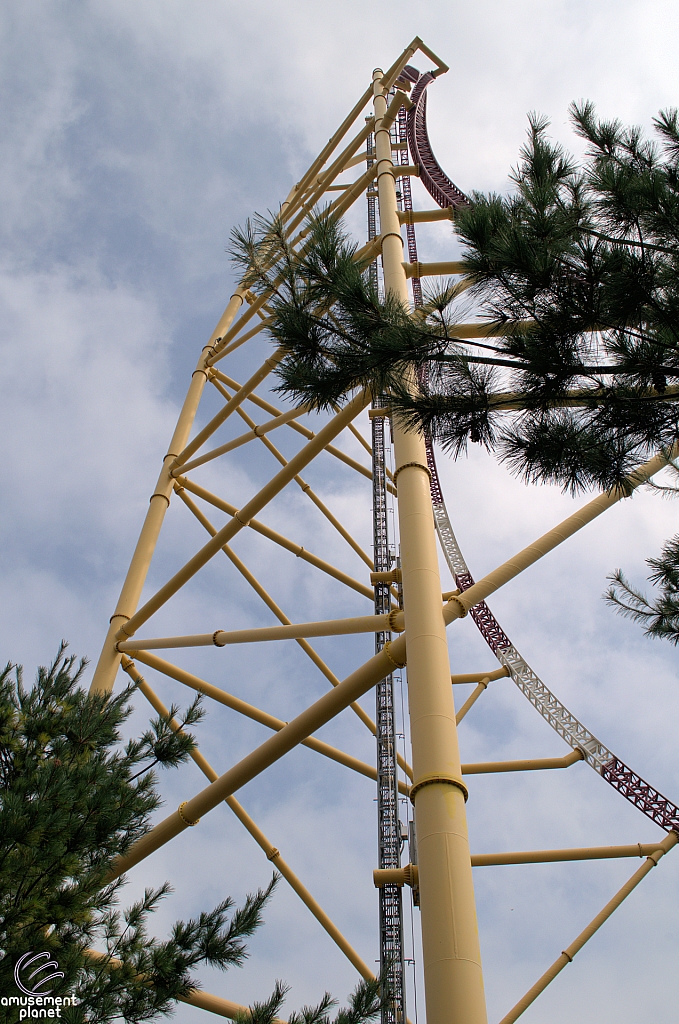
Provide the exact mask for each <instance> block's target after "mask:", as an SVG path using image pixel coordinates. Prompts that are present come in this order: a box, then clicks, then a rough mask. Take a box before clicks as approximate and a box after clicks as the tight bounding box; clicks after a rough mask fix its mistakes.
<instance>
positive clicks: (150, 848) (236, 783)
mask: <svg viewBox="0 0 679 1024" xmlns="http://www.w3.org/2000/svg"><path fill="white" fill-rule="evenodd" d="M395 651H396V652H398V651H403V653H405V641H404V639H403V637H399V639H398V640H395V641H394V643H393V644H392V645H391V654H390V653H389V649H388V648H385V649H384V650H383V651H380V653H379V654H376V655H374V656H373V657H372V658H370V660H369V661H367V662H366V663H365V664H364V665H362V666H361V667H360V668H358V669H356V671H355V672H352V673H351V675H349V676H347V678H346V679H344V680H343V681H342V682H341V683H340V684H339V686H337V687H335V689H334V690H331V691H330V692H329V693H326V694H324V695H323V696H322V697H321V698H320V699H319V700H317V701H316V702H315V703H314V704H312V705H311V706H310V707H308V708H306V710H305V711H303V712H302V713H301V714H300V715H298V716H297V717H296V718H294V719H293V720H292V721H291V722H289V723H288V725H286V726H284V727H283V728H282V729H281V730H280V732H277V733H276V735H275V736H271V737H270V738H269V739H268V740H266V741H265V742H264V743H262V744H261V745H260V746H259V747H257V748H256V749H255V750H253V751H252V752H251V753H250V754H248V755H247V756H246V757H244V758H243V759H242V760H241V761H239V762H238V764H236V765H234V766H233V768H230V769H229V770H228V771H227V772H225V773H224V775H222V776H220V778H219V779H217V781H216V782H213V783H212V784H211V785H209V786H207V787H206V788H205V789H203V790H202V791H201V792H200V793H197V794H196V796H194V797H193V798H192V799H191V800H188V801H186V802H185V803H183V804H182V806H181V808H180V809H179V810H177V811H175V812H174V813H173V814H170V815H169V816H168V817H167V818H165V820H164V821H161V822H160V824H158V825H156V827H155V828H154V829H152V830H151V832H149V833H148V835H145V836H144V837H143V838H142V839H140V840H138V842H136V843H135V844H134V846H133V847H132V849H131V850H130V851H129V852H128V853H127V854H126V855H125V856H124V857H119V858H116V860H115V862H114V865H113V867H112V869H111V873H110V876H109V880H113V879H114V878H118V877H119V876H120V875H122V874H123V873H124V872H125V871H129V869H130V868H132V867H134V865H135V864H138V863H139V862H140V861H142V860H144V858H146V857H148V856H150V854H152V853H154V852H155V851H156V850H159V849H160V847H161V846H164V845H165V844H166V843H168V842H169V841H170V840H171V839H174V838H175V836H178V835H179V834H180V833H181V832H184V831H185V830H186V829H187V828H189V827H190V826H191V825H195V824H197V823H198V821H199V820H200V818H201V816H202V815H203V814H207V813H208V812H209V811H211V810H213V809H214V808H215V807H216V806H217V805H218V804H220V803H221V802H222V800H225V799H226V797H227V796H232V795H233V794H234V793H235V792H237V791H238V790H239V789H241V788H242V787H243V786H245V785H246V784H247V783H248V782H251V781H252V779H254V778H256V777H257V776H258V775H260V774H261V773H262V772H263V771H264V770H265V769H266V768H269V767H270V766H271V765H272V764H275V763H276V761H279V760H280V759H281V758H282V757H284V756H285V754H287V753H289V751H291V750H292V749H293V748H294V747H296V746H297V745H298V744H299V743H301V742H302V741H303V740H305V739H308V738H309V737H310V736H311V734H312V733H314V732H316V731H317V730H318V729H320V728H321V726H323V725H325V724H326V723H327V722H330V721H331V720H332V719H333V718H335V717H336V716H337V715H338V714H340V712H341V711H344V709H345V708H347V707H348V706H349V705H350V704H351V702H352V701H354V700H358V698H359V697H362V696H363V694H364V693H367V692H368V690H370V689H372V687H373V686H374V685H375V684H376V683H377V682H378V681H379V680H380V679H384V677H385V676H386V675H388V674H389V673H390V672H391V671H392V670H393V666H394V662H395V661H396V658H395V657H394V652H395ZM147 658H148V655H146V656H144V657H143V658H140V659H139V660H140V661H146V659H147ZM401 664H403V661H401Z"/></svg>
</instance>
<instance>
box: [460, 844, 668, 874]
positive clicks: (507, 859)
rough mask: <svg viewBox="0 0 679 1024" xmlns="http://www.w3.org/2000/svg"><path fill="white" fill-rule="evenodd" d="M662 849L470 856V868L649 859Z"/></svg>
mask: <svg viewBox="0 0 679 1024" xmlns="http://www.w3.org/2000/svg"><path fill="white" fill-rule="evenodd" d="M661 849H662V845H661V843H660V842H657V843H628V844H627V846H581V847H574V848H573V849H570V850H519V851H517V852H514V853H475V854H472V867H475V868H483V867H491V866H499V865H502V864H554V863H558V862H560V861H571V860H612V859H615V858H617V857H650V856H651V854H653V853H657V852H658V851H659V850H661Z"/></svg>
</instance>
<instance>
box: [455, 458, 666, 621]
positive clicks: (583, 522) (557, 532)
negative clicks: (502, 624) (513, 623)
mask: <svg viewBox="0 0 679 1024" xmlns="http://www.w3.org/2000/svg"><path fill="white" fill-rule="evenodd" d="M678 450H679V446H677V445H675V446H674V448H673V449H672V451H671V452H668V453H667V454H662V455H656V456H655V457H654V458H652V459H649V460H648V462H645V463H644V464H643V466H640V467H639V468H638V469H636V470H635V471H634V472H633V473H632V474H631V475H630V476H629V478H628V485H627V487H626V488H623V487H614V488H612V489H611V490H610V491H607V492H606V493H605V494H600V495H599V496H598V497H596V498H594V500H593V501H590V502H589V503H588V504H587V505H585V506H584V508H581V509H580V510H579V511H578V512H575V513H574V514H573V515H572V516H569V517H568V518H567V519H564V521H563V522H562V523H560V524H559V525H558V526H555V527H554V529H553V530H550V531H549V532H548V533H545V534H543V536H542V537H539V538H538V540H536V541H534V542H533V543H532V544H529V545H528V547H525V548H523V550H522V551H519V552H518V554H516V555H514V557H513V558H510V559H509V560H508V561H506V562H504V563H503V564H502V565H500V566H498V568H497V569H494V570H493V571H492V572H490V573H488V575H487V576H484V578H483V579H482V580H479V581H478V583H474V584H473V585H472V586H471V587H469V589H468V590H465V591H464V592H463V593H461V594H458V595H456V596H455V597H451V598H450V600H449V601H448V603H447V604H446V606H445V609H444V612H443V616H444V619H445V621H446V623H450V622H453V621H454V620H455V619H459V618H460V617H462V616H463V615H466V614H467V612H468V611H469V609H470V608H473V607H474V605H476V604H479V602H480V601H485V599H486V598H487V597H488V596H489V595H490V594H492V593H494V592H495V591H496V590H498V589H499V588H500V587H503V586H504V585H505V583H508V582H509V581H510V580H512V579H514V577H515V576H518V575H519V573H522V572H523V571H524V569H527V568H528V567H529V566H531V565H533V564H534V563H535V562H537V561H538V560H539V559H540V558H542V557H543V556H544V555H546V554H547V553H548V552H550V551H553V550H554V548H555V547H558V545H559V544H562V543H563V542H564V541H565V540H567V539H568V538H569V537H572V536H573V534H574V533H577V532H578V530H581V529H582V528H583V526H587V524H588V523H591V522H592V520H594V519H596V518H597V516H600V515H601V513H602V512H605V511H606V510H607V509H609V508H612V506H613V505H616V504H617V503H618V502H619V501H621V500H622V499H623V498H628V497H629V496H630V495H631V494H632V492H633V491H634V490H635V489H636V488H637V487H639V486H640V485H641V484H643V483H646V481H647V480H649V479H650V478H651V477H652V476H654V474H655V473H659V472H660V470H661V469H664V467H665V466H666V465H667V464H668V462H669V461H670V459H671V458H673V457H674V456H675V454H676V453H677V451H678Z"/></svg>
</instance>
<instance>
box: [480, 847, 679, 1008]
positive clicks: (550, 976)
mask: <svg viewBox="0 0 679 1024" xmlns="http://www.w3.org/2000/svg"><path fill="white" fill-rule="evenodd" d="M677 841H678V837H677V834H676V832H670V834H669V835H668V836H667V838H666V839H664V840H663V842H662V843H660V844H659V845H658V849H657V850H655V852H654V853H651V854H649V855H648V859H647V860H646V863H645V864H642V865H641V867H640V868H639V869H638V870H637V871H635V872H634V874H633V875H632V877H631V878H630V879H629V881H628V882H626V883H625V884H624V885H623V887H622V888H621V889H619V890H618V892H617V893H616V894H615V896H614V897H613V899H612V900H610V902H608V903H607V904H606V906H605V907H604V909H603V910H602V911H601V912H600V913H598V914H597V916H596V917H595V918H594V920H593V921H591V922H590V923H589V924H588V925H587V927H586V928H584V929H583V930H582V931H581V932H580V934H579V935H578V937H577V939H574V941H573V942H571V944H570V946H567V948H566V949H564V951H563V952H562V953H561V956H560V957H559V958H558V959H557V960H555V961H554V963H553V964H552V966H551V967H550V968H549V970H548V971H545V973H544V974H543V975H542V977H541V978H540V979H539V980H538V981H536V983H535V984H534V985H533V987H532V988H531V989H529V991H528V992H526V994H525V996H524V997H523V999H520V1000H519V1002H518V1003H517V1004H516V1006H515V1007H514V1008H513V1009H512V1010H510V1011H509V1013H507V1014H506V1015H505V1016H504V1017H503V1018H502V1020H501V1021H500V1024H514V1021H516V1020H518V1019H519V1017H520V1016H521V1014H522V1013H523V1012H524V1010H527V1009H528V1007H529V1006H530V1005H531V1003H533V1002H535V1000H536V999H537V997H538V996H539V995H540V993H541V992H544V990H545V989H546V988H547V986H548V985H549V983H550V981H553V980H554V978H556V976H557V974H559V973H560V972H561V971H562V970H563V969H564V967H566V966H567V965H568V964H570V963H572V962H573V957H574V956H575V954H576V953H579V952H580V950H581V949H582V947H583V946H584V945H585V943H586V942H587V941H588V940H589V939H591V937H592V936H593V935H594V933H595V932H597V931H598V930H599V928H601V925H602V924H604V922H605V921H607V920H608V918H609V917H610V916H611V914H612V913H613V911H614V910H617V909H618V907H619V906H620V904H621V903H622V901H623V900H624V899H626V898H627V897H628V896H629V894H630V893H631V892H632V890H633V889H635V888H636V887H637V885H638V884H639V882H641V881H642V880H643V879H644V878H645V877H646V875H647V874H648V873H649V871H651V870H652V869H653V868H654V867H655V866H656V864H657V863H658V861H659V860H660V858H661V857H663V856H664V855H665V854H666V853H667V852H668V851H669V850H671V849H672V847H673V846H675V845H676V843H677Z"/></svg>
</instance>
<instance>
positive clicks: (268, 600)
mask: <svg viewBox="0 0 679 1024" xmlns="http://www.w3.org/2000/svg"><path fill="white" fill-rule="evenodd" d="M177 493H178V494H179V497H180V498H181V500H182V501H183V502H184V504H185V505H186V506H187V508H189V509H190V510H191V512H193V514H194V515H195V516H196V518H197V519H198V521H199V522H200V523H201V524H202V526H203V527H204V528H205V529H206V530H207V532H208V533H209V534H210V536H212V537H214V535H215V534H216V532H217V530H216V529H215V527H214V526H213V525H212V523H211V522H210V521H209V519H208V518H207V517H206V516H204V515H203V513H202V512H201V510H200V509H199V508H198V506H197V505H196V504H195V502H193V501H192V500H191V499H190V498H189V497H188V495H187V494H186V493H185V491H184V488H183V487H180V488H178V490H177ZM222 550H223V552H224V554H225V555H226V556H227V558H229V559H230V560H231V561H232V562H233V564H234V565H235V566H236V568H237V569H238V571H239V572H240V573H241V575H242V576H244V577H245V579H246V580H247V581H248V583H249V584H250V586H251V587H252V589H253V590H254V591H255V593H257V594H259V596H260V597H261V599H262V600H263V601H264V603H265V604H266V606H267V607H268V608H270V609H271V611H272V612H273V613H274V615H275V616H276V618H277V619H278V620H279V621H280V622H282V623H283V625H286V626H289V625H290V619H289V618H288V617H287V615H284V614H283V612H282V610H281V609H280V608H279V607H278V605H277V604H276V602H275V601H274V600H273V598H272V597H271V595H270V594H268V593H267V591H266V590H265V589H264V587H263V586H262V585H261V583H260V582H259V580H257V579H256V578H255V577H254V576H253V575H252V573H251V572H250V570H249V569H248V568H247V566H246V565H245V564H244V563H243V561H242V560H241V559H240V558H239V557H238V555H237V554H236V553H235V552H234V551H232V550H231V548H230V547H229V545H228V544H225V545H224V547H223V548H222ZM296 642H297V644H298V645H299V646H300V647H301V648H302V650H303V651H304V653H305V654H306V655H307V656H308V657H309V658H310V659H311V661H313V663H314V665H316V667H317V668H318V669H320V671H321V672H322V673H323V675H324V676H325V678H326V679H327V680H328V682H329V683H331V684H332V686H338V685H339V679H338V678H337V676H336V675H335V673H334V672H331V670H330V669H329V668H328V666H327V665H326V664H325V662H324V661H323V659H322V658H321V657H320V656H319V654H318V653H317V651H315V650H314V649H313V647H312V646H311V644H309V643H308V642H307V641H306V640H305V639H303V638H302V637H300V638H298V639H297V641H296ZM350 707H351V709H352V711H353V712H354V713H355V714H356V715H357V717H358V718H360V720H361V721H362V722H363V724H364V725H366V726H367V727H368V729H369V730H370V732H371V733H372V734H373V736H374V735H375V734H376V732H377V729H376V726H375V723H374V722H373V720H372V719H371V717H370V715H368V714H367V712H366V711H364V710H363V708H362V707H361V705H360V704H356V703H353V704H351V705H350ZM398 757H399V764H400V766H401V768H402V769H403V770H404V772H405V773H406V775H407V776H408V777H409V778H412V770H411V768H410V766H409V765H408V764H407V763H406V762H405V760H404V759H403V758H402V757H401V755H400V754H399V755H398Z"/></svg>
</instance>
